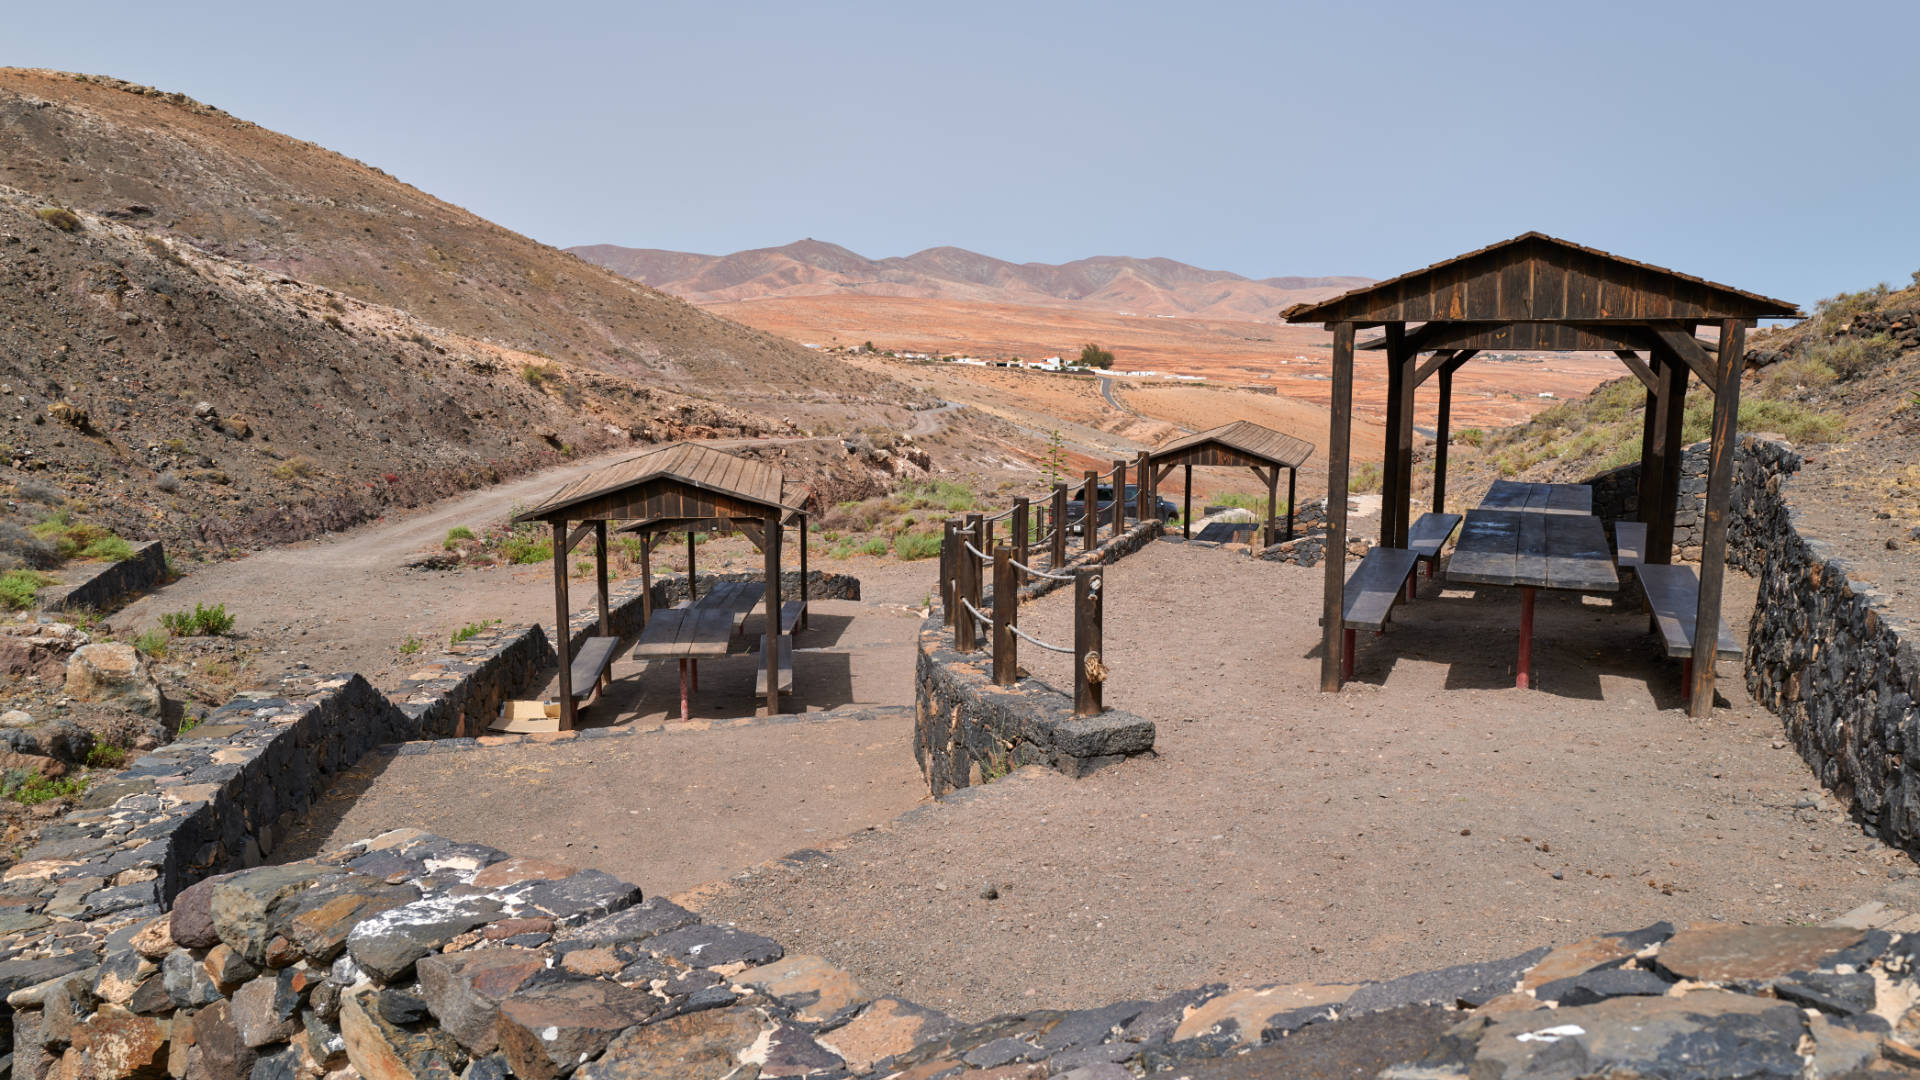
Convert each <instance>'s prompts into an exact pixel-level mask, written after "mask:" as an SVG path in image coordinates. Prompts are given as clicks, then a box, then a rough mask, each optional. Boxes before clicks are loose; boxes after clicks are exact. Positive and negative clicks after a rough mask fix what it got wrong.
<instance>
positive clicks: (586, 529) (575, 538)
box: [555, 521, 607, 555]
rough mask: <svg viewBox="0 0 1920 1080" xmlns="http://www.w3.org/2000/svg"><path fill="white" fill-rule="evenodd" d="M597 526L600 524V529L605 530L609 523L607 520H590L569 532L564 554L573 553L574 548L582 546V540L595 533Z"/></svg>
mask: <svg viewBox="0 0 1920 1080" xmlns="http://www.w3.org/2000/svg"><path fill="white" fill-rule="evenodd" d="M555 524H560V523H559V522H555ZM595 526H598V527H599V530H600V531H604V530H605V529H606V527H607V523H606V522H605V521H589V522H587V523H586V524H585V525H582V526H580V527H579V528H577V529H575V530H573V531H572V532H571V533H568V534H567V547H566V551H565V552H564V554H567V555H571V554H573V549H574V548H577V547H579V546H580V541H582V540H585V539H586V538H587V537H589V536H592V535H594V533H595V531H596V529H595Z"/></svg>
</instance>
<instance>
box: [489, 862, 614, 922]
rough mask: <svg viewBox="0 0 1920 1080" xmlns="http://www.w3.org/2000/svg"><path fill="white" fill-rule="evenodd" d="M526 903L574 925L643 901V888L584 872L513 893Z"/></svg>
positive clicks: (611, 877)
mask: <svg viewBox="0 0 1920 1080" xmlns="http://www.w3.org/2000/svg"><path fill="white" fill-rule="evenodd" d="M511 892H512V894H513V895H514V896H515V897H517V898H518V899H519V900H520V901H521V902H522V903H523V904H525V905H526V906H528V907H530V908H533V909H535V910H537V911H541V912H544V913H546V914H548V915H551V916H553V921H554V922H556V923H558V924H559V925H561V926H574V925H577V924H579V923H583V922H586V921H587V920H589V919H594V918H598V917H599V916H601V915H605V914H607V913H608V912H611V911H619V910H621V909H622V908H626V907H631V906H632V905H634V904H637V903H639V902H640V887H639V886H637V885H629V884H627V883H626V882H624V881H621V880H620V879H619V878H617V877H614V876H613V875H612V874H608V873H605V872H603V871H600V870H582V871H580V872H579V873H577V874H575V875H573V876H572V877H569V878H562V879H560V880H559V881H539V882H534V883H533V884H531V885H527V886H521V887H517V888H515V889H513V890H511Z"/></svg>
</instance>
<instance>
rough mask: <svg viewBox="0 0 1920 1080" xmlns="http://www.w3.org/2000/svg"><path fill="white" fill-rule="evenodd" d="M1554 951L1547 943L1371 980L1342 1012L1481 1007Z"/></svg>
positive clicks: (1343, 1014) (1357, 991)
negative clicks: (1501, 956)
mask: <svg viewBox="0 0 1920 1080" xmlns="http://www.w3.org/2000/svg"><path fill="white" fill-rule="evenodd" d="M1552 951H1553V950H1552V949H1550V948H1545V947H1543V948H1538V949H1535V950H1533V951H1532V952H1527V953H1522V954H1520V955H1519V956H1514V957H1509V958H1508V959H1505V960H1487V961H1482V962H1481V963H1478V964H1459V965H1457V966H1454V967H1449V968H1441V969H1440V970H1438V971H1423V972H1420V973H1418V974H1415V975H1406V976H1403V977H1401V978H1398V979H1389V980H1387V981H1386V982H1377V983H1369V984H1367V985H1366V986H1363V987H1361V988H1360V989H1358V990H1355V991H1354V992H1353V996H1352V997H1350V998H1348V999H1347V1004H1346V1007H1345V1008H1343V1009H1341V1010H1340V1012H1341V1015H1342V1016H1353V1015H1355V1014H1358V1013H1369V1012H1379V1011H1380V1010H1383V1009H1395V1008H1399V1007H1400V1006H1402V1005H1446V1006H1453V1005H1457V1004H1465V1005H1467V1006H1468V1007H1472V1008H1478V1007H1479V1006H1481V1005H1485V1004H1486V1003H1487V1002H1489V1001H1492V1000H1493V999H1494V998H1497V997H1499V996H1500V995H1501V994H1505V993H1508V992H1509V991H1511V990H1512V989H1513V988H1514V987H1515V986H1516V985H1517V984H1518V983H1519V982H1520V977H1521V976H1522V975H1524V974H1526V971H1527V969H1528V968H1530V967H1532V966H1533V965H1535V964H1537V963H1539V962H1540V959H1541V958H1542V957H1544V956H1546V955H1547V954H1548V953H1549V952H1552Z"/></svg>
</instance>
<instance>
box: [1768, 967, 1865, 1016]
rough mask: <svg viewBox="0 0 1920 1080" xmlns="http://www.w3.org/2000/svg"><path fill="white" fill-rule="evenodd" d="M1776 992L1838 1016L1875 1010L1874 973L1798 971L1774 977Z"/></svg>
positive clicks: (1787, 998)
mask: <svg viewBox="0 0 1920 1080" xmlns="http://www.w3.org/2000/svg"><path fill="white" fill-rule="evenodd" d="M1773 992H1774V994H1775V996H1777V997H1779V998H1780V999H1781V1000H1783V1001H1791V1002H1793V1003H1794V1004H1796V1005H1806V1006H1809V1007H1811V1008H1815V1009H1819V1010H1820V1011H1821V1012H1824V1013H1830V1014H1832V1015H1834V1016H1857V1015H1859V1014H1861V1013H1868V1012H1872V1011H1873V1006H1874V1002H1875V999H1876V995H1875V993H1874V987H1873V976H1871V975H1868V974H1867V973H1865V972H1857V973H1855V974H1852V975H1841V974H1838V973H1836V972H1831V971H1796V972H1794V973H1793V974H1791V975H1788V976H1787V977H1785V978H1782V979H1775V980H1774V981H1773Z"/></svg>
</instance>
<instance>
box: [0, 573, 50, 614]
mask: <svg viewBox="0 0 1920 1080" xmlns="http://www.w3.org/2000/svg"><path fill="white" fill-rule="evenodd" d="M48 580H49V579H48V578H47V576H46V575H45V574H40V573H36V572H34V571H32V570H8V571H6V572H5V573H0V604H5V605H6V606H7V608H8V609H9V610H12V611H24V610H26V609H27V608H30V607H32V606H33V598H34V597H35V596H37V595H39V593H40V586H42V585H45V584H46V583H47V581H48Z"/></svg>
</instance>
